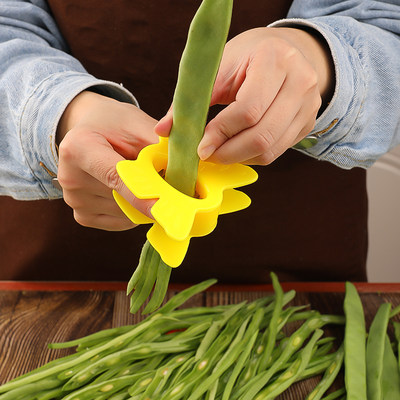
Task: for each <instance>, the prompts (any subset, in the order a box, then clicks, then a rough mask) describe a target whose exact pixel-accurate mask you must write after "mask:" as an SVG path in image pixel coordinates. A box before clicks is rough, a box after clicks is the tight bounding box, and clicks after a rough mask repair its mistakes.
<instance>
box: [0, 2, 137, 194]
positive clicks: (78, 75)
mask: <svg viewBox="0 0 400 400" xmlns="http://www.w3.org/2000/svg"><path fill="white" fill-rule="evenodd" d="M89 88H91V89H94V90H96V91H99V92H101V93H103V94H106V95H109V96H111V97H113V98H116V99H117V100H120V101H124V102H130V103H134V104H136V100H135V99H134V97H133V96H132V95H131V94H130V93H129V92H128V91H126V90H125V89H124V88H123V87H121V86H120V85H119V84H117V83H114V82H108V81H102V80H98V79H96V78H95V77H93V76H92V75H90V74H88V73H87V72H86V71H85V69H84V68H83V66H82V65H81V64H80V63H79V62H78V61H77V60H76V59H75V58H73V57H72V56H71V55H69V54H68V48H67V46H66V44H65V42H64V40H63V38H62V36H61V34H60V33H59V31H58V29H57V26H56V25H55V22H54V20H53V19H52V17H51V15H50V13H49V12H48V9H47V5H46V3H45V2H44V1H40V0H36V1H32V2H26V1H16V0H14V1H2V2H0V115H1V118H0V154H1V157H0V195H8V196H12V197H14V198H16V199H21V200H33V199H42V198H50V199H51V198H59V197H61V196H62V192H61V191H60V190H58V189H56V188H55V187H54V186H53V185H52V182H51V180H52V177H53V176H54V175H55V174H56V173H57V162H58V157H57V150H56V145H55V133H56V129H57V124H58V121H59V119H60V117H61V115H62V113H63V112H64V110H65V108H66V107H67V105H68V104H69V103H70V102H71V100H72V99H73V98H74V97H75V96H76V95H77V94H79V93H80V92H81V91H83V90H85V89H89Z"/></svg>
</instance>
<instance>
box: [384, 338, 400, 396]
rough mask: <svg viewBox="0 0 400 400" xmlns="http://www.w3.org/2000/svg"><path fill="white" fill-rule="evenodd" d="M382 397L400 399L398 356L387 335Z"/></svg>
mask: <svg viewBox="0 0 400 400" xmlns="http://www.w3.org/2000/svg"><path fill="white" fill-rule="evenodd" d="M382 398H383V399H384V400H398V399H400V373H399V369H398V365H397V360H396V356H395V355H394V353H393V350H392V346H391V344H390V339H389V337H388V336H387V335H386V337H385V353H384V357H383V374H382Z"/></svg>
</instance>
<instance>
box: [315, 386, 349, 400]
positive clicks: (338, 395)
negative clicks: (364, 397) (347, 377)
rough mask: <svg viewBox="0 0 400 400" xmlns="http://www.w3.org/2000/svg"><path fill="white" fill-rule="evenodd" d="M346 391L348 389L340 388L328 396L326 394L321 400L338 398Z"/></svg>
mask: <svg viewBox="0 0 400 400" xmlns="http://www.w3.org/2000/svg"><path fill="white" fill-rule="evenodd" d="M345 393H346V389H345V388H340V389H338V390H336V391H334V392H332V393H330V394H328V395H327V396H325V397H324V398H323V399H321V400H336V399H338V398H339V397H340V396H342V395H344V394H345Z"/></svg>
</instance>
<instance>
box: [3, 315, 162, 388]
mask: <svg viewBox="0 0 400 400" xmlns="http://www.w3.org/2000/svg"><path fill="white" fill-rule="evenodd" d="M160 321H161V322H162V321H163V317H162V315H160V314H157V315H154V316H152V317H151V318H149V319H147V320H146V321H143V322H142V323H139V324H138V325H136V326H135V328H134V329H132V330H131V331H128V332H127V333H125V334H123V335H121V336H118V337H116V338H114V339H112V340H110V341H109V342H107V343H105V344H103V345H101V346H99V347H97V348H94V349H91V350H88V351H86V352H83V353H78V356H77V357H71V358H68V359H67V360H66V362H57V363H54V364H52V365H51V367H50V368H43V369H41V370H40V371H37V372H36V373H35V374H29V375H26V376H24V377H21V378H20V379H18V380H13V381H10V382H8V383H6V384H4V385H2V386H0V393H3V392H6V391H8V390H11V389H13V388H16V387H18V386H20V385H27V384H29V383H33V382H35V381H38V380H40V379H43V378H46V377H49V376H51V375H54V374H58V373H60V372H63V371H67V370H69V369H70V368H74V367H75V366H77V365H78V364H80V363H81V362H84V361H86V360H89V359H92V358H93V357H95V356H96V355H98V354H100V353H101V352H103V351H108V350H112V349H114V348H116V347H120V346H121V343H124V341H125V340H131V339H132V338H134V337H135V336H137V335H139V334H140V333H142V332H143V331H145V330H146V329H149V328H150V327H152V326H154V325H155V324H158V323H160Z"/></svg>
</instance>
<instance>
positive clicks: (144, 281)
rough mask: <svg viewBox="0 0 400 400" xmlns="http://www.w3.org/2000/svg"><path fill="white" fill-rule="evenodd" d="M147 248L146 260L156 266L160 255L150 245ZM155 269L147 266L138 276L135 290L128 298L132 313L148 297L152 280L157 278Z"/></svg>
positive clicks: (152, 283) (151, 287)
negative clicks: (129, 298)
mask: <svg viewBox="0 0 400 400" xmlns="http://www.w3.org/2000/svg"><path fill="white" fill-rule="evenodd" d="M148 249H149V250H147V252H148V253H149V254H148V255H147V257H146V260H150V261H149V263H150V265H153V263H154V264H155V265H157V267H158V264H159V262H160V255H159V254H158V253H157V251H156V250H155V249H154V248H153V247H152V246H151V245H150V246H149V247H148ZM149 257H150V258H149ZM157 271H158V269H157V268H152V267H151V268H148V267H147V268H146V271H145V273H143V274H142V275H141V277H140V278H139V281H138V283H137V285H136V287H135V291H134V292H133V295H132V296H131V300H130V301H131V307H130V312H131V313H132V314H135V313H136V312H137V311H138V310H139V308H140V307H141V306H142V305H143V304H144V302H145V301H146V299H147V298H148V297H149V295H150V293H151V290H152V289H153V286H154V282H155V280H156V278H157ZM142 277H143V278H142Z"/></svg>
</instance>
